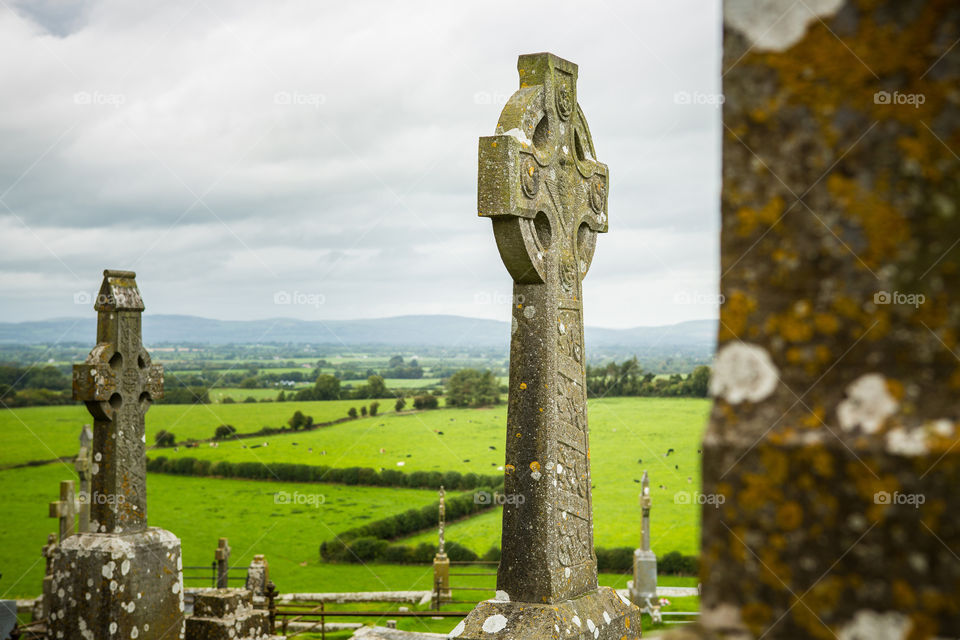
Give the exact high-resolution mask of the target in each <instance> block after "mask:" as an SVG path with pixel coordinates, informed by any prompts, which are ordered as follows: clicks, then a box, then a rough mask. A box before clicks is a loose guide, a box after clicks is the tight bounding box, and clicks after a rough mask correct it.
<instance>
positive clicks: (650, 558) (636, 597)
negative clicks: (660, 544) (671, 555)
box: [630, 549, 657, 608]
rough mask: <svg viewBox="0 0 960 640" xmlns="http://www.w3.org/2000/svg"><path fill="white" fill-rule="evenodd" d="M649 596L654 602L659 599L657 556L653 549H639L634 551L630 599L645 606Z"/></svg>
mask: <svg viewBox="0 0 960 640" xmlns="http://www.w3.org/2000/svg"><path fill="white" fill-rule="evenodd" d="M647 598H649V599H650V601H651V602H653V603H656V601H657V556H656V554H655V553H654V552H653V551H644V550H643V549H637V550H636V551H634V552H633V583H632V584H631V585H630V599H631V600H633V604H635V605H637V606H638V607H641V608H643V606H644V605H645V604H646V601H647Z"/></svg>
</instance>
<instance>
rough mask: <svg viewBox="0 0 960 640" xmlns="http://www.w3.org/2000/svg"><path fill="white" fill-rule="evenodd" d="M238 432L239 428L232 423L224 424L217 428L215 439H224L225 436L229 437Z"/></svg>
mask: <svg viewBox="0 0 960 640" xmlns="http://www.w3.org/2000/svg"><path fill="white" fill-rule="evenodd" d="M236 432H237V429H236V428H235V427H234V426H233V425H231V424H222V425H220V426H219V427H217V430H216V431H215V432H214V433H213V439H214V440H222V439H224V438H229V437H230V436H232V435H233V434H235V433H236Z"/></svg>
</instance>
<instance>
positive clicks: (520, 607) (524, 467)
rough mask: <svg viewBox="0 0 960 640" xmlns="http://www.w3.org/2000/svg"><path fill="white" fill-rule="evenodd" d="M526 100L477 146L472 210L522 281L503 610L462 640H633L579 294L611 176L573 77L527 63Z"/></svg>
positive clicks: (557, 63)
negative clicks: (600, 558) (594, 434)
mask: <svg viewBox="0 0 960 640" xmlns="http://www.w3.org/2000/svg"><path fill="white" fill-rule="evenodd" d="M517 68H518V71H519V73H520V89H519V90H518V91H517V92H516V93H515V94H513V96H512V97H511V98H510V100H509V102H507V104H506V106H505V107H504V109H503V111H502V112H501V114H500V120H499V122H498V123H497V129H496V135H493V136H489V137H484V138H481V139H480V146H479V154H480V161H479V165H480V169H479V185H478V198H477V200H478V209H479V214H480V215H481V216H485V217H489V218H491V219H492V222H493V232H494V237H495V238H496V241H497V247H498V249H499V250H500V257H501V258H502V259H503V262H504V265H505V266H506V268H507V271H508V272H509V273H510V275H511V276H512V278H513V281H514V288H513V292H514V301H513V304H512V307H513V309H512V311H513V326H512V330H511V331H512V338H511V343H510V393H509V403H508V411H507V446H506V465H505V470H506V471H505V483H504V489H505V492H506V494H507V498H508V500H507V501H506V505H505V506H504V509H503V540H502V544H501V548H502V552H503V553H502V558H501V561H500V567H499V570H498V575H497V589H498V594H497V598H496V599H495V600H494V601H487V602H483V603H481V604H480V605H478V606H477V608H476V609H474V610H473V612H472V613H471V614H470V615H469V616H468V617H467V618H466V620H464V622H462V623H461V624H460V625H458V626H457V628H456V629H454V631H453V634H452V635H454V636H461V637H463V638H471V639H473V638H476V639H479V638H485V639H488V638H490V637H491V635H490V634H493V633H501V632H502V633H503V634H504V635H502V636H500V637H509V638H553V637H556V634H558V633H559V634H560V635H561V636H562V637H568V638H570V637H575V638H588V637H589V638H594V639H596V638H617V639H618V640H619V639H620V638H623V637H627V638H636V637H639V635H640V614H639V611H638V610H637V608H636V607H634V606H633V605H632V604H630V603H629V601H627V600H626V599H621V598H620V597H619V596H618V595H617V594H616V592H614V591H613V590H612V589H609V588H598V587H597V563H596V556H595V553H594V549H593V514H592V506H591V498H590V457H589V451H590V443H589V435H588V428H587V402H586V389H585V370H584V362H585V358H584V346H583V302H582V288H581V280H582V279H583V277H584V276H585V275H586V273H587V270H588V269H589V267H590V262H591V260H592V259H593V252H594V249H595V247H596V239H597V234H598V233H602V232H605V231H606V230H607V186H608V175H607V167H606V165H604V164H603V163H601V162H598V161H597V160H596V156H597V153H596V150H595V149H594V146H593V139H592V138H591V136H590V129H589V127H588V126H587V121H586V118H585V117H584V115H583V111H582V110H581V109H580V107H579V105H578V104H577V65H575V64H573V63H572V62H568V61H567V60H563V59H561V58H558V57H557V56H555V55H553V54H549V53H540V54H533V55H524V56H520V60H519V62H518V65H517Z"/></svg>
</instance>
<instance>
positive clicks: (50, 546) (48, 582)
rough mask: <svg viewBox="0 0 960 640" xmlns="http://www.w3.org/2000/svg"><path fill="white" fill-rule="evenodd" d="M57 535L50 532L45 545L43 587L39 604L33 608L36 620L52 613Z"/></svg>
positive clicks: (43, 551)
mask: <svg viewBox="0 0 960 640" xmlns="http://www.w3.org/2000/svg"><path fill="white" fill-rule="evenodd" d="M57 548H58V545H57V536H56V534H53V533H51V534H49V535H48V536H47V544H45V545H43V550H42V553H43V559H44V564H45V567H44V571H43V587H42V591H41V595H40V599H39V600H40V601H39V603H38V604H39V606H37V605H34V609H33V614H34V615H33V618H34V620H46V619H47V616H49V615H50V610H49V608H50V599H51V595H50V594H51V587H53V558H54V556H55V555H56V553H57Z"/></svg>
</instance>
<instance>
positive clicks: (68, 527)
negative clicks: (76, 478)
mask: <svg viewBox="0 0 960 640" xmlns="http://www.w3.org/2000/svg"><path fill="white" fill-rule="evenodd" d="M50 517H51V518H56V519H57V522H58V529H59V531H60V542H61V543H62V542H63V541H64V540H66V539H67V537H69V536H72V535H73V533H74V528H75V527H76V518H77V496H76V494H75V493H74V490H73V480H61V481H60V499H59V500H57V501H56V502H51V503H50Z"/></svg>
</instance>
